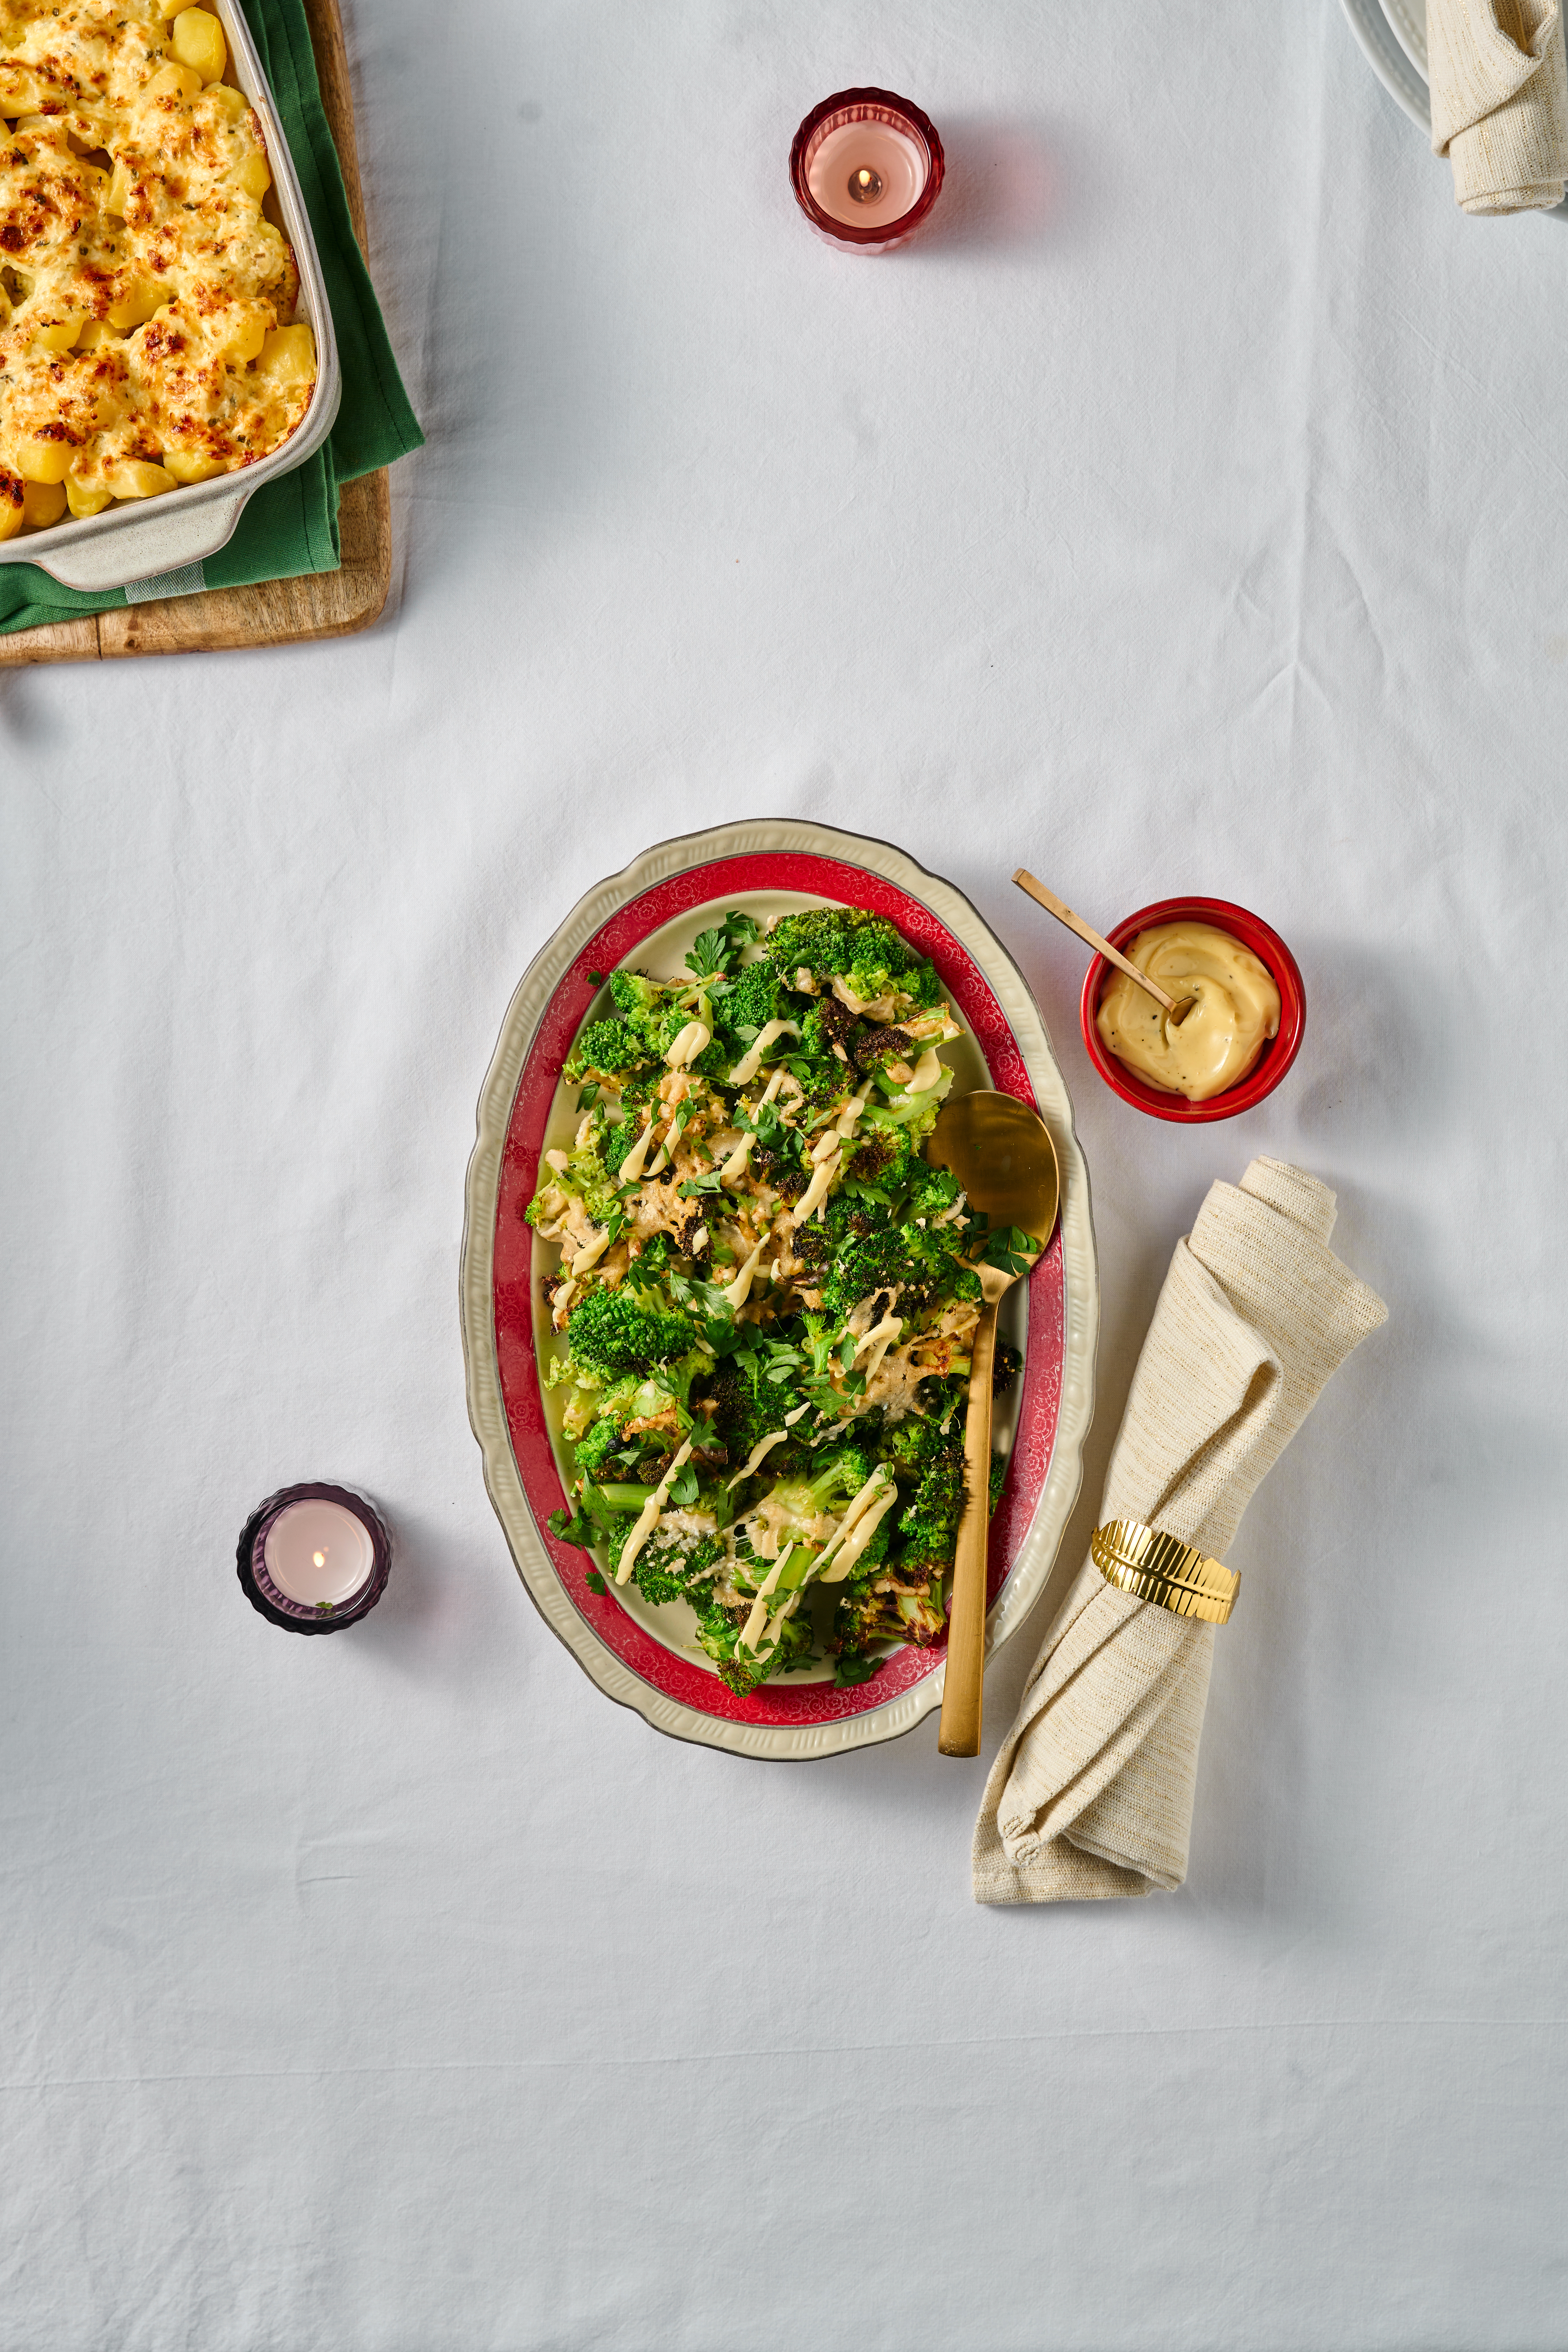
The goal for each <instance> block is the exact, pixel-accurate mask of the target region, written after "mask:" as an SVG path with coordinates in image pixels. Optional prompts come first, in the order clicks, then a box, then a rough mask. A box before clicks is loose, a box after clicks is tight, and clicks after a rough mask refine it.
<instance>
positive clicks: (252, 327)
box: [0, 0, 316, 539]
mask: <svg viewBox="0 0 1568 2352" xmlns="http://www.w3.org/2000/svg"><path fill="white" fill-rule="evenodd" d="M227 64H228V54H227V47H226V42H225V40H224V35H223V27H222V26H221V25H220V24H219V23H218V20H217V18H216V16H212V15H210V14H209V13H208V11H207V10H206V9H205V8H188V7H181V6H180V5H179V0H174V5H173V6H172V7H171V6H169V5H166V0H165V5H160V0H61V5H59V6H58V7H52V8H47V7H42V6H38V5H15V0H0V117H4V118H5V121H0V133H5V137H4V143H3V144H0V539H10V538H12V537H14V536H15V534H16V532H17V531H19V530H44V529H47V527H48V525H49V524H51V523H55V522H58V521H59V520H61V519H62V518H63V517H64V516H65V514H66V512H67V510H69V512H70V513H71V514H73V515H93V514H98V513H100V512H101V511H102V509H104V508H105V507H107V506H109V505H110V504H111V503H113V502H114V501H116V500H121V499H148V498H155V497H156V496H158V495H159V493H160V492H162V491H164V490H172V489H174V488H175V487H176V486H177V485H179V484H181V483H184V482H202V481H205V480H206V479H207V478H209V477H210V476H212V475H214V474H222V473H227V472H229V471H230V470H232V469H233V468H235V467H240V466H248V465H252V464H254V463H255V461H256V459H257V458H258V457H265V456H266V455H267V454H268V451H270V450H273V449H276V448H277V447H278V446H279V443H281V442H283V441H286V440H287V439H288V437H289V435H290V434H291V433H292V432H293V431H294V429H295V427H296V426H297V425H299V424H300V420H301V419H302V417H303V416H304V414H305V411H306V409H307V408H308V407H309V405H310V393H311V388H312V386H313V385H314V383H315V378H316V347H315V339H314V337H313V336H312V334H311V332H310V328H309V327H308V326H306V325H304V324H303V323H300V324H296V323H294V315H293V314H294V302H295V297H296V294H297V292H298V289H299V282H300V281H299V271H298V269H297V268H296V266H295V261H294V256H293V253H292V251H291V250H290V248H289V243H288V240H287V239H286V238H285V237H284V236H282V235H281V233H280V232H279V230H278V229H276V228H275V227H274V226H272V224H271V222H270V221H268V220H264V219H263V217H262V213H261V200H262V198H263V197H264V196H265V194H267V191H268V187H269V186H270V185H271V181H272V175H271V173H270V172H269V171H268V164H267V150H266V144H265V142H264V140H263V138H262V135H261V126H260V124H259V123H258V121H257V118H256V116H255V114H254V113H253V112H252V110H251V108H250V106H249V103H248V101H247V99H246V98H245V96H244V94H243V93H242V92H241V91H239V90H237V89H233V88H231V87H230V86H229V85H228V84H226V82H225V81H224V79H223V75H224V73H225V71H226V68H227Z"/></svg>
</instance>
